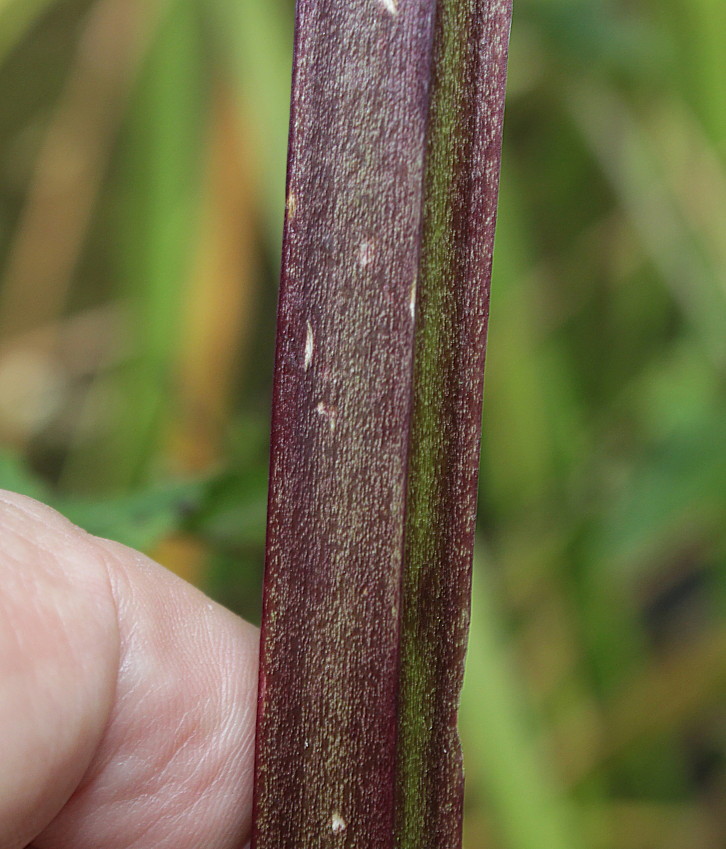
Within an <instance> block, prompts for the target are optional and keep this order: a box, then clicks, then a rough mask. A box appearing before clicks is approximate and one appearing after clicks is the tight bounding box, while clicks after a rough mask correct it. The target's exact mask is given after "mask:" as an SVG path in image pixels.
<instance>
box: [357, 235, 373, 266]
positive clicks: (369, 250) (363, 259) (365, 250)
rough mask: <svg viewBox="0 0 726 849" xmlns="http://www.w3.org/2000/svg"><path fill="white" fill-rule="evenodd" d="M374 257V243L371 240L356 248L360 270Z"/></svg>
mask: <svg viewBox="0 0 726 849" xmlns="http://www.w3.org/2000/svg"><path fill="white" fill-rule="evenodd" d="M375 255H376V243H375V242H374V241H372V240H368V241H365V242H361V243H360V246H359V247H358V262H359V263H360V265H361V267H362V268H365V267H366V266H367V265H370V264H371V263H372V262H373V258H374V257H375Z"/></svg>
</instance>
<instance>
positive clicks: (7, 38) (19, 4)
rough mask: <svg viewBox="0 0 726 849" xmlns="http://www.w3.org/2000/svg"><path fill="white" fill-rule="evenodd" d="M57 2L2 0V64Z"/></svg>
mask: <svg viewBox="0 0 726 849" xmlns="http://www.w3.org/2000/svg"><path fill="white" fill-rule="evenodd" d="M55 2H56V0H0V64H1V63H2V62H3V60H4V59H5V58H6V56H7V55H8V54H9V53H10V52H11V51H12V49H13V48H14V47H15V45H16V44H17V43H18V42H19V41H20V40H21V39H22V38H23V36H24V35H25V34H26V33H27V32H28V30H29V29H30V28H31V27H32V26H33V24H34V23H35V22H36V21H37V20H38V19H39V18H40V17H41V16H42V15H43V13H44V12H45V11H46V10H47V9H48V8H49V7H51V6H53V5H54V3H55Z"/></svg>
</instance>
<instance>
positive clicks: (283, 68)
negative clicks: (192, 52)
mask: <svg viewBox="0 0 726 849" xmlns="http://www.w3.org/2000/svg"><path fill="white" fill-rule="evenodd" d="M208 7H209V16H210V20H211V22H212V24H213V26H214V31H215V33H216V40H217V42H218V44H219V53H220V55H221V57H222V58H223V59H224V60H225V61H226V64H227V65H228V66H229V74H230V77H231V79H232V80H233V82H234V84H235V91H236V94H237V98H238V101H239V104H240V111H241V113H242V114H243V116H245V117H246V121H247V123H249V124H250V126H251V128H254V130H253V133H251V134H250V148H252V149H253V150H254V156H255V160H256V162H257V163H259V164H258V170H259V172H260V175H259V177H258V183H259V185H258V186H257V188H258V191H259V194H260V201H261V205H262V210H261V212H262V215H263V219H264V224H265V228H266V232H267V237H268V241H269V243H270V244H271V245H274V250H275V251H277V250H278V246H279V244H280V235H281V222H282V218H283V212H284V206H285V137H286V121H287V114H288V101H289V96H290V47H291V44H292V27H291V26H290V16H289V15H286V14H285V11H284V10H285V8H286V7H285V5H284V4H282V3H274V2H268V3H263V2H252V0H245V2H241V3H240V2H239V0H209V3H208ZM245 153H246V154H247V155H249V150H247V151H245ZM276 259H277V257H275V260H276Z"/></svg>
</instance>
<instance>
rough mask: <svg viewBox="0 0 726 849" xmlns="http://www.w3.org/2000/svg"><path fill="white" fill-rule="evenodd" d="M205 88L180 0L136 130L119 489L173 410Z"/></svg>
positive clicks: (148, 73)
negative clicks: (126, 401) (129, 339)
mask: <svg viewBox="0 0 726 849" xmlns="http://www.w3.org/2000/svg"><path fill="white" fill-rule="evenodd" d="M203 91H204V73H203V66H202V50H201V45H200V33H199V22H198V19H197V9H196V6H195V4H194V3H190V2H188V0H178V2H173V3H171V4H170V6H169V9H168V11H167V13H166V15H165V18H164V20H163V21H162V23H161V24H160V25H159V28H158V32H157V37H156V40H155V42H154V44H153V47H152V49H151V51H150V54H149V57H148V61H147V66H146V68H145V70H144V73H143V75H142V79H141V80H140V85H139V89H138V93H137V99H136V102H135V103H134V107H133V110H132V115H131V121H130V127H129V143H128V151H129V152H128V159H127V169H126V174H125V177H126V180H127V185H128V187H129V189H128V194H127V197H126V207H125V214H126V221H125V224H126V231H127V234H126V235H127V241H126V242H125V247H126V249H125V251H124V257H123V265H122V268H123V271H124V273H125V274H126V275H127V282H128V290H129V291H131V292H133V293H134V295H135V301H134V314H133V319H134V328H135V333H136V338H135V339H134V340H133V349H134V352H135V354H136V355H137V359H136V360H135V361H134V362H133V363H132V364H131V365H130V367H129V372H128V374H127V375H126V379H127V385H126V387H125V392H126V393H128V397H130V398H133V399H134V404H133V409H132V410H129V414H128V415H126V416H122V417H121V421H120V428H119V432H118V439H117V447H116V452H117V453H116V457H115V458H114V463H113V467H114V468H115V469H116V470H117V471H116V475H117V480H116V481H115V483H116V485H117V486H118V487H120V488H121V489H124V488H126V487H128V486H129V485H135V484H138V483H139V482H141V481H143V480H144V478H145V475H146V472H147V470H148V461H149V458H150V457H151V456H153V454H154V452H155V450H156V449H157V448H158V445H159V440H160V437H161V435H162V433H163V430H164V428H165V427H166V426H167V425H168V423H169V420H170V417H171V414H172V409H173V400H174V397H175V396H174V392H173V386H174V380H175V370H176V367H177V353H176V352H177V350H178V349H179V335H180V333H181V327H182V324H183V311H182V304H183V303H184V302H185V293H186V291H187V286H188V283H189V280H190V277H191V274H192V260H193V256H194V251H193V245H192V238H193V236H194V234H195V232H196V223H197V215H198V206H199V196H200V193H201V188H200V185H201V179H202V167H201V163H202V156H201V152H202V144H201V142H202V134H201V132H200V130H201V129H202V127H203V119H202V115H203V114H206V113H205V110H204V108H203V104H202V97H203Z"/></svg>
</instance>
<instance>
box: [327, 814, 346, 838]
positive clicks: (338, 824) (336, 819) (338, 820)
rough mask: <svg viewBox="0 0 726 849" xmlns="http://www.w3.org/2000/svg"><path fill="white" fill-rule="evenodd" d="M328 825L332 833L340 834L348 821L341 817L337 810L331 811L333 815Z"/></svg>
mask: <svg viewBox="0 0 726 849" xmlns="http://www.w3.org/2000/svg"><path fill="white" fill-rule="evenodd" d="M330 827H331V828H332V830H333V834H340V833H341V832H343V831H345V830H346V828H348V823H347V822H346V821H345V820H344V819H343V817H341V815H340V814H339V813H338V812H337V811H333V817H332V820H331V824H330Z"/></svg>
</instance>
